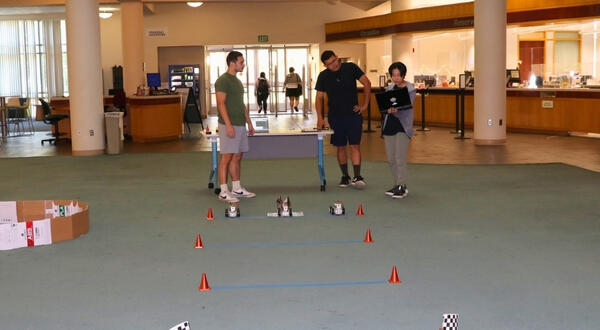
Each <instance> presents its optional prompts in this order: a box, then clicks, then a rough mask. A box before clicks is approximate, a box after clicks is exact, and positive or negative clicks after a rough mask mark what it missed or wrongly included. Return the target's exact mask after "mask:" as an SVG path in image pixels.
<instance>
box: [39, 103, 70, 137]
mask: <svg viewBox="0 0 600 330" xmlns="http://www.w3.org/2000/svg"><path fill="white" fill-rule="evenodd" d="M39 100H40V102H41V103H42V109H43V110H44V119H43V121H44V123H46V124H49V125H52V126H54V134H53V138H52V139H45V140H42V145H44V142H46V141H47V142H48V143H50V144H52V143H54V144H56V142H57V141H58V140H60V132H59V131H58V122H59V121H61V120H63V119H66V118H69V115H61V114H56V115H53V114H52V113H51V112H52V108H51V107H50V104H48V102H46V101H44V100H43V99H39Z"/></svg>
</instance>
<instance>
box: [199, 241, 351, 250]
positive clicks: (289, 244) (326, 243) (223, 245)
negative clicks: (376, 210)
mask: <svg viewBox="0 0 600 330" xmlns="http://www.w3.org/2000/svg"><path fill="white" fill-rule="evenodd" d="M354 243H363V241H361V240H348V241H315V242H273V243H240V244H204V248H205V249H211V248H213V249H219V248H239V247H272V246H307V245H334V244H354Z"/></svg>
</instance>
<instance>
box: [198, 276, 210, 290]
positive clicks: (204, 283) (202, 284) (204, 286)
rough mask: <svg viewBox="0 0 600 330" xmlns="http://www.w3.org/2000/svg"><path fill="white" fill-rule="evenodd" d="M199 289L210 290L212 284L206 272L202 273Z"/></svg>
mask: <svg viewBox="0 0 600 330" xmlns="http://www.w3.org/2000/svg"><path fill="white" fill-rule="evenodd" d="M198 291H210V286H209V285H208V280H207V279H206V273H202V282H200V286H199V287H198Z"/></svg>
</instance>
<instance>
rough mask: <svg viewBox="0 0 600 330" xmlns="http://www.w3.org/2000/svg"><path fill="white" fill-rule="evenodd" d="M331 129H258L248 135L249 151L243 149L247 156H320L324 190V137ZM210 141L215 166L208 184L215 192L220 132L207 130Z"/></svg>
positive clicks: (319, 163)
mask: <svg viewBox="0 0 600 330" xmlns="http://www.w3.org/2000/svg"><path fill="white" fill-rule="evenodd" d="M332 133H333V131H331V130H290V131H281V132H273V133H255V134H254V135H252V136H248V144H249V147H250V151H248V152H247V153H244V159H274V158H307V157H317V169H318V172H319V178H320V182H321V191H325V185H326V183H327V182H326V180H325V169H324V165H323V138H324V137H325V136H327V135H329V134H332ZM206 137H207V138H208V139H209V140H210V142H211V149H212V168H211V170H210V176H209V178H208V188H209V189H212V188H215V194H218V193H220V192H221V188H220V185H219V175H218V167H219V157H218V155H217V152H218V146H217V141H218V139H219V136H218V134H217V133H212V134H207V136H206Z"/></svg>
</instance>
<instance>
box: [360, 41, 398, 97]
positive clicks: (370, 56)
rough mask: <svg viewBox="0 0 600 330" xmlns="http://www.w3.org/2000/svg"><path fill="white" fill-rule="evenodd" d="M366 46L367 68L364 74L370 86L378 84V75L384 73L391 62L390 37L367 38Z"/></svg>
mask: <svg viewBox="0 0 600 330" xmlns="http://www.w3.org/2000/svg"><path fill="white" fill-rule="evenodd" d="M366 48H367V69H366V70H365V74H366V75H367V78H369V80H370V81H371V86H374V87H375V86H378V87H383V86H379V76H380V75H385V74H386V72H387V69H388V67H389V66H390V64H392V38H391V37H387V38H377V39H369V40H367V43H366Z"/></svg>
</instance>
